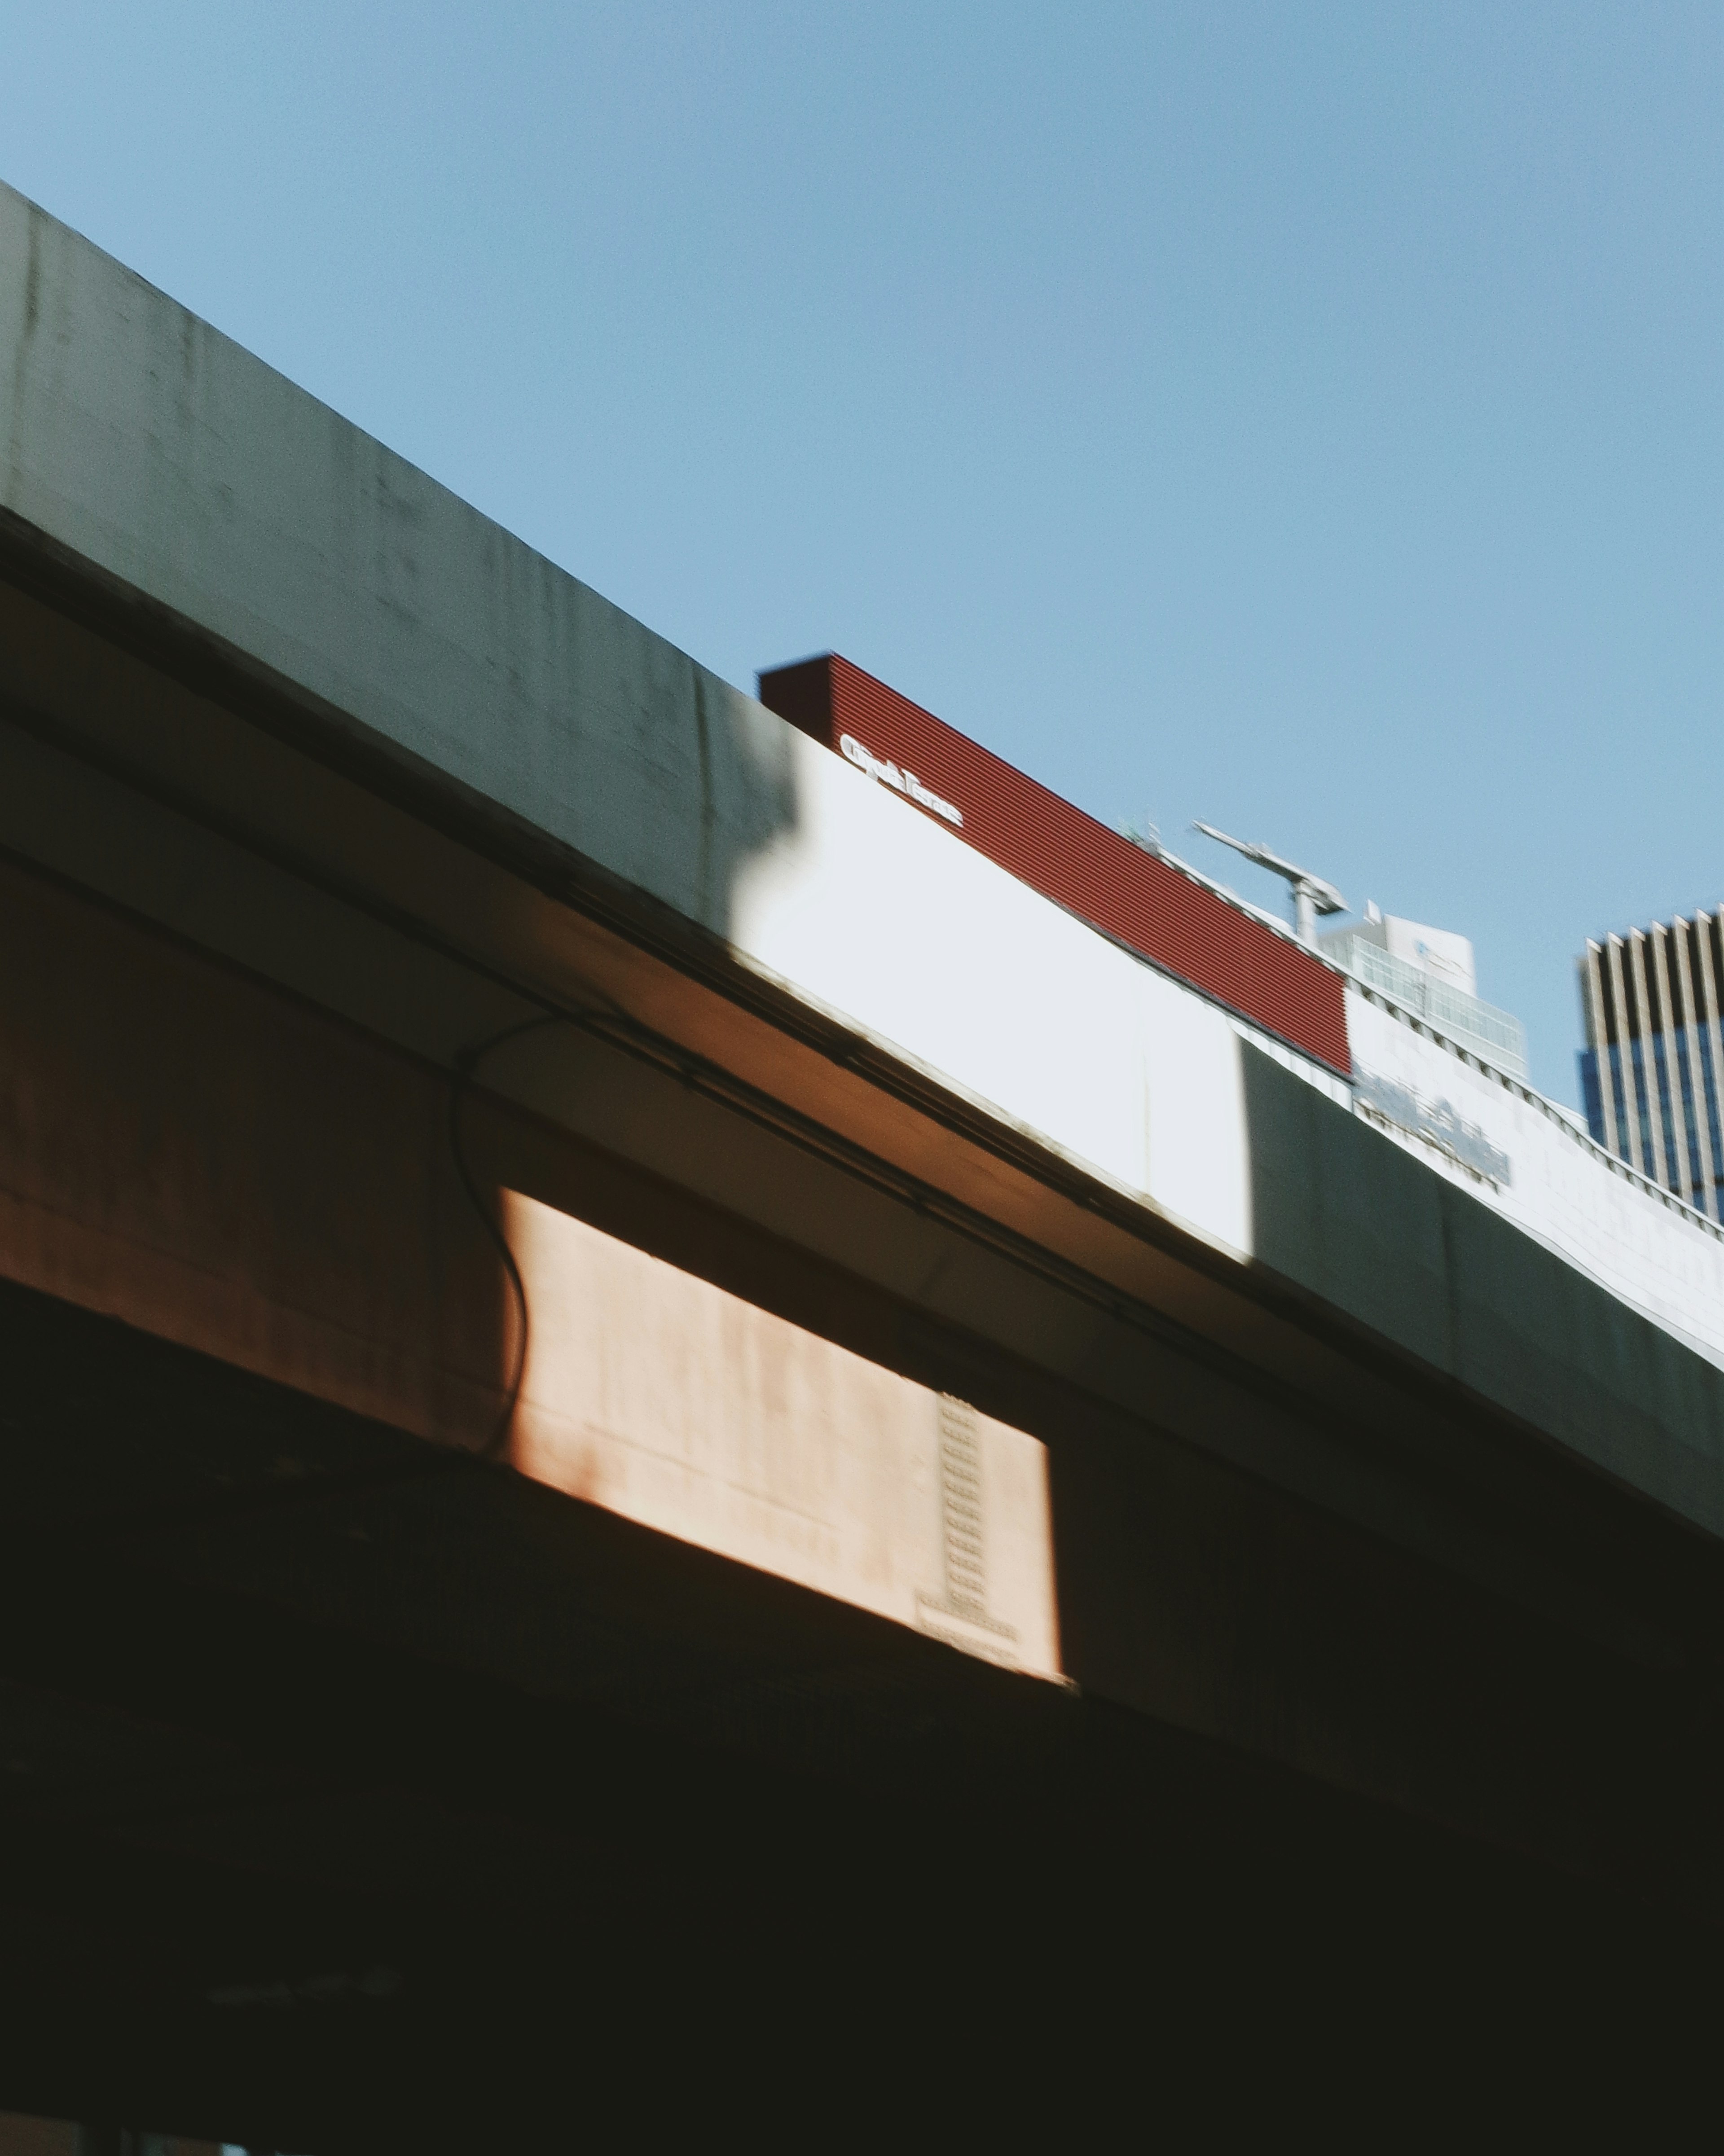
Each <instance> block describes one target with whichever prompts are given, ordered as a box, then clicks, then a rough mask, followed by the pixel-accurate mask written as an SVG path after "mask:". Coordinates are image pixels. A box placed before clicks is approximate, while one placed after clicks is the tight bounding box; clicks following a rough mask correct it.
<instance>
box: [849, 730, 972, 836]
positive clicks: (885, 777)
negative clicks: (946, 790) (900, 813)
mask: <svg viewBox="0 0 1724 2156" xmlns="http://www.w3.org/2000/svg"><path fill="white" fill-rule="evenodd" d="M839 748H840V749H841V750H842V751H843V752H844V755H845V756H847V757H849V760H850V762H852V763H854V765H855V767H856V768H857V770H858V771H865V772H866V773H868V776H869V777H870V778H877V779H878V780H879V781H880V784H881V785H882V786H890V788H891V789H892V791H893V792H894V793H901V794H903V795H904V796H905V798H906V799H907V800H911V801H913V802H915V803H916V806H917V807H918V808H931V809H932V810H933V812H934V814H936V816H943V817H944V818H945V819H946V820H947V823H948V824H955V825H956V826H957V829H959V830H962V829H963V822H964V819H963V815H962V812H961V811H960V810H958V809H957V808H953V807H952V803H950V802H949V801H942V799H941V798H940V796H939V795H938V794H937V793H935V792H934V791H933V790H932V789H931V788H929V787H926V786H924V785H923V784H922V783H921V779H919V778H917V777H916V773H914V772H913V771H900V770H899V768H898V767H897V765H896V764H895V763H892V762H889V761H888V760H887V759H886V758H885V757H878V756H876V755H875V752H874V751H873V750H872V749H871V748H864V747H863V746H862V744H861V742H859V741H858V740H857V739H856V737H855V736H854V734H845V735H844V736H843V737H842V738H841V739H840V740H839Z"/></svg>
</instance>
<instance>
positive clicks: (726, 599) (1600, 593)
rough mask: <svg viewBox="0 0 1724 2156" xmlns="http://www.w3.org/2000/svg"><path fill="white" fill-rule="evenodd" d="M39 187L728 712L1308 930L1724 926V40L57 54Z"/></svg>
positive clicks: (1540, 1033)
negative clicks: (762, 681) (1198, 882)
mask: <svg viewBox="0 0 1724 2156" xmlns="http://www.w3.org/2000/svg"><path fill="white" fill-rule="evenodd" d="M0 27H3V30H4V47H3V49H4V51H5V53H6V61H5V64H4V67H3V68H0V175H3V177H6V178H7V179H8V180H9V181H10V182H12V183H13V185H14V186H16V187H20V188H22V189H23V191H24V192H25V193H27V194H29V195H31V196H33V198H35V199H37V200H38V201H39V202H40V203H43V204H44V206H45V207H46V208H49V210H51V211H52V212H54V214H55V215H57V216H59V217H60V218H64V219H65V220H66V221H67V222H68V223H71V224H73V225H74V226H76V227H77V228H79V229H80V231H83V232H85V233H86V234H89V235H90V238H91V239H95V241H96V242H97V243H98V244H100V245H101V246H103V247H105V248H107V249H110V251H111V252H113V253H114V254H117V255H119V256H121V258H122V259H124V260H125V261H126V262H127V263H129V264H131V265H132V266H133V267H134V268H136V269H139V270H141V272H142V273H143V274H144V275H146V276H147V277H149V278H151V280H153V281H155V282H156V284H158V285H162V286H163V287H165V288H166V289H167V290H168V291H170V292H172V294H173V295H175V296H176V297H177V298H178V299H181V300H184V301H185V302H186V303H187V305H191V306H192V307H193V308H195V309H196V310H197V311H198V312H199V313H200V314H203V315H204V316H207V317H208V319H209V320H210V321H213V322H214V323H215V324H217V325H218V326H219V327H220V328H222V329H223V330H224V331H227V332H228V334H229V335H231V336H235V337H237V338H239V341H241V342H242V343H244V344H246V345H248V346H250V347H251V348H252V349H253V350H254V351H256V352H259V353H260V354H262V355H263V356H264V357H265V358H266V359H268V360H269V361H270V362H272V363H273V364H274V365H275V366H277V367H280V368H281V369H282V370H283V371H284V372H285V373H287V374H289V375H290V376H291V377H293V378H294V379H295V381H298V382H302V383H304V384H305V386H306V387H307V388H310V389H311V390H312V391H314V392H315V393H316V394H317V395H319V396H320V397H322V398H326V400H327V401H328V402H329V403H331V404H333V405H335V406H336V408H338V409H339V410H341V411H342V412H343V413H346V414H348V415H349V416H350V417H351V418H354V419H356V420H357V421H358V422H359V423H361V424H362V425H363V426H365V427H367V428H368V429H371V430H372V432H373V433H375V434H378V435H380V436H382V438H383V439H385V440H386V441H387V442H388V443H390V444H392V445H393V447H394V448H396V449H399V450H401V451H402V452H403V454H406V455H408V456H409V457H411V458H412V459H413V460H414V461H415V462H416V463H418V464H420V465H423V466H424V467H425V468H426V469H427V470H428V471H430V472H432V473H434V475H436V476H437V477H438V478H439V479H440V480H444V481H445V482H447V484H449V485H451V486H453V487H454V488H455V489H456V490H458V491H459V492H460V493H462V494H464V495H466V496H468V497H469V499H470V500H473V501H475V503H477V504H478V505H479V506H480V507H482V508H483V509H485V511H488V512H489V513H490V515H492V516H495V517H497V518H499V519H500V521H502V522H503V523H505V524H506V525H508V526H510V527H511V529H513V530H514V531H518V532H519V533H521V536H523V537H525V538H526V539H527V540H529V541H530V542H532V543H533V544H534V545H535V546H537V547H541V548H542V549H543V550H544V551H545V552H546V553H547V554H549V555H551V556H552V557H553V558H554V559H556V560H557V561H558V562H561V563H562V564H563V565H564V566H565V567H567V568H569V569H570V570H572V571H573V572H575V574H577V576H580V577H583V578H585V579H586V580H587V582H588V583H592V584H593V585H595V586H597V587H598V589H600V590H601V591H603V592H604V593H606V594H607V595H608V596H609V597H610V598H614V599H616V600H618V602H619V603H622V604H623V605H624V606H626V607H628V608H629V609H630V610H631V611H632V612H634V613H637V614H639V615H640V616H641V617H642V618H643V619H644V620H646V621H648V622H649V623H650V624H652V625H653V626H654V628H656V629H659V630H661V631H663V632H664V634H667V635H669V636H670V637H672V638H674V639H675V640H676V641H677V642H678V643H679V644H682V645H684V646H685V647H686V648H687V649H689V650H690V651H692V652H693V653H695V654H696V655H697V656H698V657H700V659H702V660H705V661H706V663H707V664H708V665H712V666H713V667H715V668H716V669H717V670H718V671H719V672H721V673H722V674H724V675H727V676H728V677H729V678H730V679H731V680H735V681H738V682H741V683H742V684H744V685H752V679H753V675H754V672H755V670H756V669H757V668H758V667H761V666H762V665H772V664H774V663H777V662H778V661H780V660H786V659H789V658H793V657H799V656H801V655H803V654H805V653H808V652H809V651H813V650H817V649H828V648H830V649H838V650H840V651H843V652H844V653H845V654H847V655H848V656H849V657H850V658H852V659H854V660H856V661H857V663H858V664H859V665H863V666H865V667H867V668H868V669H870V670H871V671H872V672H874V673H875V674H878V675H880V676H882V677H883V678H884V679H885V680H888V681H890V682H891V683H892V684H893V685H895V687H897V688H900V689H901V690H904V691H905V692H906V694H907V695H909V696H913V697H914V698H916V700H917V701H919V702H921V703H923V704H926V705H927V706H930V707H931V708H932V709H933V710H935V711H938V712H939V713H940V714H941V715H942V716H943V717H945V718H947V719H949V720H950V721H952V723H953V724H954V725H957V726H961V727H962V728H963V729H964V730H965V731H967V732H969V733H972V734H974V735H975V736H977V737H978V738H979V739H981V740H983V741H984V742H987V743H988V745H989V746H990V747H993V748H994V749H996V750H998V752H1000V753H1001V754H1003V755H1004V756H1007V757H1010V758H1011V759H1012V760H1013V762H1018V763H1019V764H1022V765H1023V766H1024V767H1026V768H1027V769H1029V770H1030V771H1032V772H1034V773H1035V774H1036V776H1037V777H1039V778H1042V779H1044V781H1046V782H1047V783H1049V784H1050V785H1052V786H1054V787H1056V788H1059V789H1060V791H1061V792H1063V793H1066V794H1069V795H1070V797H1071V798H1073V799H1075V800H1076V801H1078V802H1080V803H1082V805H1083V806H1084V807H1085V808H1089V809H1090V810H1091V811H1093V812H1094V813H1095V814H1097V815H1099V816H1101V817H1102V818H1104V819H1106V820H1107V821H1108V822H1110V823H1116V824H1117V823H1121V822H1123V821H1125V820H1126V819H1128V818H1135V817H1138V816H1141V815H1142V814H1143V813H1144V811H1146V810H1147V811H1149V812H1150V813H1151V814H1152V815H1153V816H1154V817H1155V818H1156V819H1157V821H1158V822H1159V824H1161V826H1162V831H1163V834H1164V835H1165V836H1166V838H1167V840H1168V842H1169V843H1170V844H1173V845H1174V846H1175V847H1176V848H1177V849H1178V850H1182V851H1185V852H1187V853H1188V856H1189V857H1190V858H1191V859H1193V860H1196V861H1198V863H1199V864H1200V865H1203V867H1204V868H1206V869H1207V870H1209V871H1211V872H1212V873H1217V874H1222V875H1227V876H1228V877H1229V879H1230V880H1234V881H1235V882H1236V883H1237V884H1238V885H1239V888H1241V889H1242V890H1244V891H1247V892H1248V894H1249V895H1250V896H1254V897H1256V898H1259V899H1260V900H1262V901H1265V902H1276V901H1278V900H1279V896H1280V888H1279V886H1277V885H1274V884H1272V883H1271V882H1270V881H1269V880H1267V879H1266V878H1263V877H1262V876H1261V875H1260V872H1259V871H1256V870H1252V869H1249V867H1247V866H1246V865H1244V864H1243V863H1236V862H1234V860H1233V857H1231V856H1229V855H1224V854H1222V853H1220V852H1219V851H1217V850H1215V849H1213V847H1211V846H1209V845H1208V844H1207V842H1205V841H1203V840H1202V839H1195V838H1191V837H1189V836H1188V834H1186V833H1185V831H1184V828H1183V827H1184V826H1185V825H1187V824H1188V823H1189V821H1190V819H1192V818H1193V817H1194V816H1201V817H1203V818H1204V819H1206V820H1208V821H1212V822H1215V823H1219V824H1222V825H1224V827H1225V828H1227V829H1230V830H1234V831H1237V832H1239V833H1240V834H1242V835H1244V836H1247V837H1251V838H1256V839H1262V840H1264V841H1265V842H1267V843H1268V844H1272V845H1274V846H1276V847H1278V848H1279V849H1280V850H1283V851H1285V852H1287V853H1290V854H1292V855H1295V856H1296V858H1298V859H1300V860H1303V861H1305V862H1306V863H1307V864H1308V865H1310V866H1311V867H1312V868H1314V869H1315V870H1317V871H1318V872H1320V873H1321V874H1322V875H1326V876H1327V877H1329V878H1330V879H1331V880H1333V881H1334V882H1336V883H1337V884H1338V885H1340V887H1341V888H1342V891H1345V892H1346V893H1347V896H1348V897H1349V898H1350V899H1352V901H1354V903H1355V904H1356V905H1357V906H1360V907H1362V906H1363V904H1364V901H1366V900H1367V898H1373V899H1375V900H1376V901H1378V903H1379V904H1380V905H1381V906H1383V907H1384V908H1385V909H1386V910H1388V911H1393V912H1400V913H1407V914H1410V915H1413V916H1415V917H1418V918H1421V919H1424V920H1427V921H1433V922H1435V923H1436V924H1438V925H1439V926H1441V927H1450V928H1455V929H1458V930H1460V931H1461V932H1463V933H1465V934H1467V935H1469V936H1470V937H1473V938H1474V940H1475V942H1476V944H1477V946H1478V950H1479V962H1480V989H1481V992H1482V993H1484V994H1485V995H1486V996H1488V997H1490V998H1491V999H1492V1000H1494V1001H1496V1002H1499V1003H1502V1004H1506V1005H1507V1006H1509V1007H1510V1008H1511V1009H1513V1010H1515V1011H1516V1013H1517V1014H1519V1015H1520V1016H1521V1018H1522V1019H1524V1020H1525V1021H1526V1024H1527V1027H1528V1029H1529V1031H1530V1034H1531V1043H1532V1060H1533V1070H1534V1075H1535V1078H1536V1079H1537V1081H1538V1082H1539V1083H1540V1084H1541V1085H1542V1086H1544V1087H1545V1088H1546V1089H1547V1091H1552V1092H1553V1093H1554V1094H1556V1095H1557V1096H1558V1097H1560V1098H1562V1099H1564V1100H1569V1101H1573V1099H1574V1098H1575V1097H1576V1087H1575V1080H1574V1062H1573V1050H1574V1048H1575V1045H1576V1043H1577V1036H1578V1015H1577V1011H1576V1003H1575V996H1574V989H1573V956H1574V953H1575V952H1576V951H1577V950H1578V948H1579V947H1580V944H1581V942H1582V941H1583V938H1584V937H1586V936H1587V935H1588V934H1589V933H1597V932H1600V931H1602V930H1603V929H1606V928H1609V927H1626V926H1627V925H1628V924H1629V922H1631V921H1644V920H1649V919H1650V918H1652V917H1653V916H1655V915H1658V914H1660V913H1661V912H1665V911H1669V910H1670V909H1671V908H1673V907H1679V906H1680V907H1686V906H1693V905H1695V904H1697V903H1704V904H1715V903H1716V902H1717V901H1719V900H1720V899H1724V843H1721V824H1724V814H1721V812H1724V694H1721V691H1724V11H1721V10H1720V9H1719V8H1717V7H1716V5H1710V6H1704V7H1701V6H1660V5H1656V4H1653V5H1646V4H1636V5H1634V6H1633V7H1629V6H1621V7H1616V8H1600V7H1588V6H1585V5H1582V4H1578V0H1569V4H1567V5H1563V6H1560V7H1550V8H1545V7H1540V6H1537V5H1532V4H1525V0H1517V4H1516V5H1515V6H1514V7H1511V8H1504V7H1502V6H1501V4H1496V5H1492V6H1478V7H1465V6H1444V5H1440V4H1420V5H1418V6H1403V7H1396V6H1384V5H1383V4H1381V0H1378V4H1375V5H1360V6H1326V5H1316V4H1312V5H1303V6H1300V5H1290V4H1282V5H1277V6H1272V7H1253V6H1244V5H1229V4H1224V0H1209V3H1208V4H1207V5H1203V6H1193V7H1183V6H1180V7H1152V6H1141V7H1136V8H1112V7H1085V6H1074V5H1071V4H1065V5H1060V6H1054V5H1051V4H1050V5H1047V6H1039V7H1024V6H1015V5H1013V4H1010V0H995V4H993V5H991V6H986V7H972V6H966V5H962V4H945V5H940V6H936V7H929V6H927V5H926V4H922V5H919V6H913V7H912V6H900V5H898V4H896V0H873V3H872V4H870V5H867V6H847V5H845V6H840V5H827V6H817V5H804V6H800V7H789V6H776V5H751V4H746V0H737V4H734V5H728V6H720V5H717V4H713V3H712V0H709V4H705V5H687V6H663V5H655V4H651V0H634V4H632V5H628V6H616V7H612V6H604V7H592V8H587V7H580V6H567V7H562V8H532V7H514V8H511V7H509V6H506V5H495V4H494V5H490V6H486V7H485V8H479V7H472V8H461V9H449V8H443V9H439V8H435V7H431V6H425V5H419V6H414V7H412V8H406V7H403V8H383V7H373V8H367V7H363V6H355V5H353V4H351V0H349V4H348V5H346V6H344V7H341V8H320V7H315V6H310V5H298V6H295V7H293V8H246V7H242V6H237V5H230V6H222V7H200V6H197V5H192V4H187V0H177V4H176V5H174V6H173V7H172V8H165V7H150V6H136V5H134V6H131V7H126V8H120V7H114V8H80V7H76V6H65V5H61V6H57V7H55V8H51V9H50V8H40V7H37V6H29V7H16V8H13V7H8V8H6V9H5V10H4V13H3V15H0Z"/></svg>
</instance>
